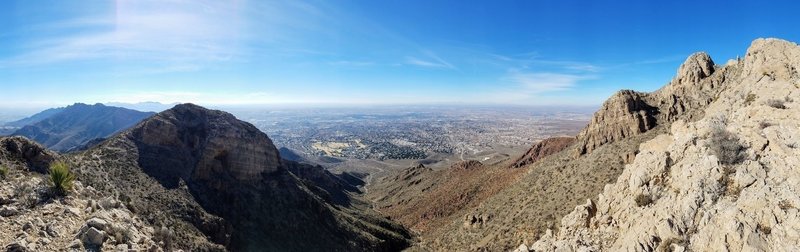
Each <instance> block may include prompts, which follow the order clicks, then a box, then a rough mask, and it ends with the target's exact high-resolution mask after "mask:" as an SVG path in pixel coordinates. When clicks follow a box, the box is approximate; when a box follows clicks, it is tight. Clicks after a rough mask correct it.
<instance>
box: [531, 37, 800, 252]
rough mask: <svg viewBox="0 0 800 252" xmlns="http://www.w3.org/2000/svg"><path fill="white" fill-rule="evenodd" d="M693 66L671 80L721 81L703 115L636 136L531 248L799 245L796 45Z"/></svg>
mask: <svg viewBox="0 0 800 252" xmlns="http://www.w3.org/2000/svg"><path fill="white" fill-rule="evenodd" d="M698 66H699V68H695V67H688V68H687V69H690V70H689V71H688V72H690V73H693V74H687V75H686V76H687V78H677V79H676V82H673V83H672V84H675V83H680V82H684V81H690V82H691V81H694V80H696V78H695V77H697V78H701V79H702V78H703V77H702V76H703V75H705V76H706V77H705V78H706V79H708V78H713V79H716V80H719V81H720V82H719V83H716V84H715V85H721V87H722V90H721V92H719V93H718V97H717V98H716V99H712V100H713V101H711V102H710V103H709V104H708V105H707V106H706V107H705V108H704V109H703V111H702V112H703V113H699V114H698V115H702V116H698V118H697V119H698V120H696V121H689V120H686V121H685V120H682V119H679V120H677V121H676V122H675V123H673V124H672V125H671V127H670V130H669V133H667V134H662V135H659V136H657V137H655V138H653V139H651V140H650V141H648V142H645V143H643V144H642V145H641V146H640V151H639V154H637V155H636V157H635V160H634V161H633V163H631V164H629V165H627V166H626V167H625V170H624V171H623V173H622V175H620V177H619V179H618V180H617V182H616V183H613V184H609V185H607V186H606V187H605V189H604V190H603V192H602V194H600V195H599V197H598V200H597V202H592V201H589V202H587V203H586V204H583V205H580V206H578V207H576V208H575V210H574V211H573V212H572V213H570V214H568V215H567V216H565V217H564V218H563V219H562V220H561V225H560V227H559V228H558V232H553V231H548V232H547V233H546V234H545V235H543V236H542V237H541V239H540V240H538V241H537V242H535V243H533V244H532V246H530V247H529V249H531V250H533V251H621V250H645V251H652V250H656V251H702V250H707V249H709V248H711V249H714V250H728V251H795V250H800V245H798V244H800V235H798V234H797V230H799V229H800V210H798V209H800V208H798V206H800V196H798V194H797V193H795V192H797V191H798V190H800V172H798V171H800V158H798V157H800V147H799V146H800V144H799V143H800V123H798V122H800V106H797V104H796V102H795V101H797V100H798V99H800V86H799V84H798V83H800V75H798V74H797V70H796V69H797V68H800V46H798V45H797V44H794V43H791V42H787V41H783V40H778V39H758V40H756V41H754V42H753V43H752V45H751V46H750V48H749V49H748V50H747V54H746V56H745V57H744V58H743V59H742V60H737V61H734V62H732V63H730V64H728V65H727V66H725V67H723V68H721V69H717V70H716V71H714V73H712V74H711V75H706V73H707V71H705V70H706V68H704V66H705V64H698ZM709 69H710V68H709ZM683 70H684V69H683V67H682V68H681V71H683ZM726 72H727V73H726ZM720 74H723V75H720ZM725 74H727V75H725ZM722 76H725V77H722ZM708 84H712V83H708ZM717 132H727V134H731V135H733V136H736V137H735V138H716V137H714V135H715V134H718V133H717ZM731 139H733V140H731ZM721 141H725V142H721ZM720 145H723V146H730V145H738V146H741V149H743V153H741V156H743V157H744V158H743V159H741V160H739V159H730V157H729V156H727V155H728V154H727V153H725V152H720V151H719V150H720V147H719V146H720ZM736 149H739V148H736ZM526 245H528V244H526Z"/></svg>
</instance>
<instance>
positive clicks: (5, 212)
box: [0, 206, 19, 217]
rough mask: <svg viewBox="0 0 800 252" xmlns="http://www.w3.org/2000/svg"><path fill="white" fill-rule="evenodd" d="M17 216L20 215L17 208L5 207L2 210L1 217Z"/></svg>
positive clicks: (0, 210) (0, 211)
mask: <svg viewBox="0 0 800 252" xmlns="http://www.w3.org/2000/svg"><path fill="white" fill-rule="evenodd" d="M17 214H19V210H17V208H16V207H13V206H3V208H0V216H3V217H9V216H14V215H17Z"/></svg>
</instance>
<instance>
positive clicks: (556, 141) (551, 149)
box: [511, 137, 575, 168]
mask: <svg viewBox="0 0 800 252" xmlns="http://www.w3.org/2000/svg"><path fill="white" fill-rule="evenodd" d="M574 142H575V138H574V137H551V138H548V139H545V140H542V141H540V142H538V143H536V144H534V145H533V146H531V148H530V149H528V151H527V152H525V154H523V155H522V156H521V157H519V158H518V159H517V160H516V161H514V163H513V164H512V165H511V168H520V167H524V166H527V165H530V164H533V163H535V162H536V161H539V160H540V159H542V158H544V157H547V156H550V155H552V154H555V153H558V152H560V151H562V150H564V149H566V148H567V147H569V146H570V145H572V143H574Z"/></svg>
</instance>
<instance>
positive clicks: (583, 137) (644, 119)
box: [577, 90, 658, 155]
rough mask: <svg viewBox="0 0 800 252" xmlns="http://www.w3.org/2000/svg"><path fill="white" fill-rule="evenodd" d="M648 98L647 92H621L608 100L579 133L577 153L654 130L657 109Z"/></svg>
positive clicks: (583, 152)
mask: <svg viewBox="0 0 800 252" xmlns="http://www.w3.org/2000/svg"><path fill="white" fill-rule="evenodd" d="M646 96H647V94H645V93H640V92H635V91H632V90H622V91H619V92H617V93H616V94H614V95H613V96H611V98H609V99H608V100H606V102H605V103H603V106H602V107H601V108H600V110H598V111H597V112H596V113H595V114H594V116H593V117H592V120H591V121H590V122H589V125H588V126H586V128H584V129H583V130H582V131H581V132H580V133H579V134H578V136H577V138H578V139H579V141H580V146H579V148H578V151H579V153H578V154H581V155H583V154H586V153H588V152H591V151H593V150H595V149H597V147H599V146H601V145H603V144H607V143H611V142H615V141H619V140H622V139H625V138H628V137H630V136H633V135H638V134H641V133H644V132H647V131H648V130H650V129H652V128H654V127H655V126H656V115H657V114H658V109H657V108H655V107H653V106H651V105H649V104H647V102H646V101H645V99H646Z"/></svg>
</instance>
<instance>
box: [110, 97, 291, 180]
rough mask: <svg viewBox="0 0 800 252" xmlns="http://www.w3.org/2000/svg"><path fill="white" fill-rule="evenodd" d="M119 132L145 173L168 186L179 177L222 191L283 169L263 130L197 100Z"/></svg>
mask: <svg viewBox="0 0 800 252" xmlns="http://www.w3.org/2000/svg"><path fill="white" fill-rule="evenodd" d="M122 137H125V138H127V139H129V140H130V141H132V142H133V143H134V144H135V145H136V146H137V149H138V153H139V160H138V161H139V164H140V165H141V166H142V168H143V169H144V170H145V172H147V173H148V174H151V175H153V176H154V177H156V178H159V179H161V180H163V182H164V183H165V184H166V185H168V186H171V187H175V186H177V185H178V179H182V180H184V181H187V182H189V181H191V182H197V183H202V184H208V185H211V186H212V187H213V188H215V189H217V190H224V189H225V188H226V186H229V185H230V184H232V183H234V184H235V183H240V182H244V183H246V182H248V181H258V180H259V179H260V176H261V174H262V173H272V172H276V171H278V170H279V169H281V159H280V156H279V155H278V150H277V149H276V148H275V146H274V145H273V144H272V141H271V140H270V139H269V138H268V137H267V135H266V134H264V133H262V132H261V131H259V130H258V129H257V128H256V127H255V126H253V125H251V124H249V123H246V122H243V121H240V120H238V119H236V118H235V117H234V116H233V115H231V114H228V113H225V112H222V111H216V110H207V109H204V108H202V107H199V106H197V105H192V104H184V105H180V106H176V107H175V108H173V109H170V110H167V111H164V112H162V113H159V114H157V115H155V116H153V117H151V118H149V119H147V120H146V121H144V122H142V123H141V124H139V125H137V126H136V127H134V128H133V129H132V130H130V131H128V132H126V133H124V134H123V135H122Z"/></svg>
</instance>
